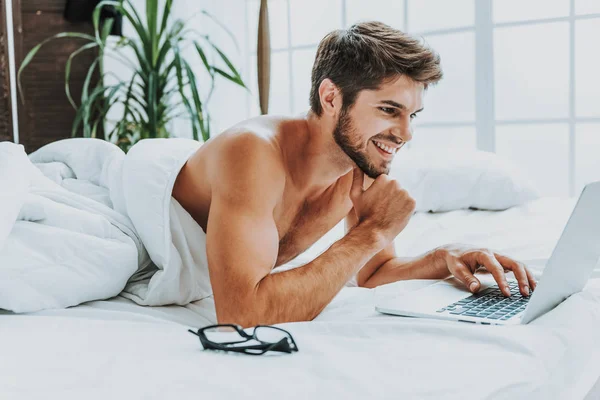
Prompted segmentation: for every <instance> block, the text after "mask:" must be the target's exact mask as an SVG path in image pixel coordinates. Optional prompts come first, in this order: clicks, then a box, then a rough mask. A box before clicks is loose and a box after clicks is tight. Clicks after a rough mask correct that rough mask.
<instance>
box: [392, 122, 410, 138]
mask: <svg viewBox="0 0 600 400" xmlns="http://www.w3.org/2000/svg"><path fill="white" fill-rule="evenodd" d="M392 134H393V135H394V136H396V137H397V138H399V139H401V140H402V141H404V142H409V141H410V140H412V127H411V126H410V121H409V122H407V123H405V122H404V121H403V122H401V123H400V124H398V125H397V126H395V127H394V128H393V129H392Z"/></svg>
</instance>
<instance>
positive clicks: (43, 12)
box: [12, 0, 98, 153]
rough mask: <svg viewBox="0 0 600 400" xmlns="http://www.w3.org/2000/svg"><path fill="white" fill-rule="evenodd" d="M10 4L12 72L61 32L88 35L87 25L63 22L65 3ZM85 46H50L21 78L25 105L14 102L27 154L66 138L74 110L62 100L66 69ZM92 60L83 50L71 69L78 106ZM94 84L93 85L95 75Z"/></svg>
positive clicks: (31, 0) (28, 0) (21, 0)
mask: <svg viewBox="0 0 600 400" xmlns="http://www.w3.org/2000/svg"><path fill="white" fill-rule="evenodd" d="M12 1H13V12H14V24H15V58H16V64H17V69H18V68H19V66H20V65H21V62H22V60H23V58H24V57H25V55H26V54H27V52H28V51H29V50H30V49H32V48H33V47H34V46H35V45H36V44H38V43H40V42H41V41H42V40H44V39H45V38H47V37H49V36H51V35H53V34H56V33H59V32H63V31H73V32H85V33H89V34H92V33H93V27H92V23H91V21H90V22H85V23H70V22H68V21H66V20H65V18H64V16H63V15H64V10H65V5H66V2H67V0H12ZM74 1H81V2H84V1H85V0H74ZM84 43H86V42H85V41H83V40H81V39H71V38H62V39H57V40H55V41H53V42H50V43H49V44H47V45H46V46H44V47H43V48H42V49H41V50H40V51H39V52H38V53H37V55H36V56H35V58H34V59H33V61H32V62H31V63H30V64H29V66H28V67H27V69H25V71H24V72H23V74H22V76H21V82H22V85H23V89H24V90H23V91H24V93H23V94H24V97H25V104H23V103H22V102H21V101H20V99H19V142H20V143H22V144H24V145H25V149H26V151H27V152H28V153H30V152H32V151H34V150H36V149H38V148H39V147H41V146H43V145H45V144H47V143H50V142H53V141H56V140H59V139H63V138H68V137H71V126H72V122H73V119H74V117H75V110H74V109H73V107H72V106H71V104H70V103H69V101H68V100H67V97H66V95H65V87H64V82H65V81H64V77H65V63H66V61H67V59H68V57H69V54H71V52H72V51H73V50H76V49H77V48H79V47H80V46H81V45H82V44H84ZM96 56H97V52H96V51H95V50H87V51H86V52H84V53H82V54H80V55H79V56H77V58H76V62H73V63H72V66H71V94H72V96H73V98H74V99H75V101H76V103H77V104H79V102H80V101H79V100H80V98H81V87H82V85H83V82H84V80H85V76H86V73H87V70H88V67H89V66H90V65H91V64H92V62H93V60H94V59H95V57H96ZM95 79H96V81H97V79H98V77H97V75H96V76H95ZM79 135H80V133H79Z"/></svg>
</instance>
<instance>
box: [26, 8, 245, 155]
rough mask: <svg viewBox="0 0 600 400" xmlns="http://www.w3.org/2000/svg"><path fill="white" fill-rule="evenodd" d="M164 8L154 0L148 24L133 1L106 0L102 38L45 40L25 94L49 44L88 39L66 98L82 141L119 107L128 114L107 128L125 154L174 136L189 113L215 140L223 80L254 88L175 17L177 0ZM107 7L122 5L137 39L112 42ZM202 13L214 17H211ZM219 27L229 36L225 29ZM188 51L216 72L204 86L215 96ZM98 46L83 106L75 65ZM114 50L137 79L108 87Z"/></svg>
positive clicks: (98, 28) (198, 129) (99, 29)
mask: <svg viewBox="0 0 600 400" xmlns="http://www.w3.org/2000/svg"><path fill="white" fill-rule="evenodd" d="M158 3H159V1H158V0H146V19H145V20H144V19H142V18H141V17H140V15H139V13H138V12H137V10H136V9H135V8H134V6H133V5H132V3H131V1H130V0H120V1H112V0H111V1H101V2H100V3H99V4H98V5H97V6H96V8H95V9H94V12H93V15H92V21H93V24H94V36H92V35H87V34H83V33H77V32H62V33H58V34H56V35H53V36H51V37H49V38H47V39H45V40H44V41H42V42H41V43H39V44H38V45H36V46H35V47H34V48H33V49H31V50H30V51H29V53H28V54H27V55H26V56H25V58H24V59H23V62H22V64H21V66H20V68H19V72H18V81H19V91H20V93H21V94H22V93H23V91H22V88H21V73H22V71H23V70H24V69H25V68H26V67H27V65H28V64H29V63H30V62H31V60H32V59H33V57H34V56H35V55H36V53H37V52H38V51H39V50H40V48H41V47H42V46H43V45H45V44H46V43H48V42H49V41H51V40H54V39H59V38H65V37H70V38H81V39H84V40H86V43H85V44H83V45H82V46H81V47H79V48H78V49H77V50H75V51H73V52H72V53H71V54H70V56H69V58H68V60H67V63H66V66H65V93H66V95H67V98H68V99H69V102H70V103H71V104H72V105H73V107H74V108H75V110H76V115H75V119H74V121H73V127H72V132H71V134H72V136H75V135H76V134H77V132H78V131H79V129H80V127H81V128H82V129H83V136H84V137H96V134H97V132H98V128H99V126H102V127H104V122H105V118H106V115H107V113H108V112H109V110H110V109H111V108H112V107H113V106H115V105H118V106H119V109H122V117H121V118H120V119H119V120H118V121H116V122H115V125H114V127H112V128H111V129H110V130H108V131H107V130H104V129H103V130H104V138H105V140H108V141H111V142H113V143H115V144H117V145H118V146H119V147H120V148H121V149H123V150H124V151H127V150H128V149H129V148H130V147H131V146H132V145H133V144H134V143H136V142H137V141H138V140H140V139H144V138H157V137H169V136H170V132H169V131H168V129H167V127H168V124H169V122H170V121H172V120H173V119H174V118H176V117H178V116H179V115H181V114H182V113H183V114H185V115H187V116H188V117H189V120H190V124H191V131H192V135H193V138H194V139H195V140H199V138H200V135H201V136H202V139H203V140H204V141H206V140H208V139H209V138H210V116H209V115H208V112H207V109H206V104H207V102H208V100H209V99H210V95H211V94H212V91H213V88H214V84H215V79H216V78H217V76H221V77H223V78H226V79H228V80H230V81H231V82H234V83H236V84H237V85H239V86H241V87H244V88H246V89H247V87H246V85H245V84H244V82H243V80H242V78H241V76H240V74H239V72H238V70H237V69H236V67H235V66H234V65H233V63H232V62H231V61H230V60H229V58H228V57H227V55H226V54H225V53H224V52H223V51H222V50H221V49H220V48H219V47H218V46H217V45H216V44H215V43H214V42H213V41H212V40H211V38H210V37H209V35H206V34H200V33H199V32H197V31H196V30H194V29H192V28H190V27H188V26H187V25H188V22H187V21H183V20H181V19H176V20H173V18H172V16H171V8H172V4H173V0H165V3H164V7H162V13H160V17H159V5H158ZM103 7H114V9H115V10H116V11H117V12H118V13H119V14H120V15H121V16H122V18H124V19H125V20H126V21H128V22H129V24H131V26H132V27H133V31H134V34H133V35H131V37H122V38H120V39H119V40H118V41H114V40H109V33H110V31H111V29H112V25H113V22H114V20H113V19H110V18H109V19H106V20H104V21H103V23H102V24H101V23H100V13H101V10H102V8H103ZM201 13H202V15H204V16H206V17H207V18H211V19H213V20H214V18H213V17H212V16H211V15H210V14H208V13H207V12H205V11H201ZM188 21H189V20H188ZM217 24H218V25H219V26H220V27H221V28H222V29H225V30H226V31H227V29H226V28H225V27H224V26H223V25H222V24H219V23H218V22H217ZM227 32H228V33H229V31H227ZM229 34H230V33H229ZM230 35H231V34H230ZM231 36H232V35H231ZM232 37H233V36H232ZM186 46H190V47H192V48H193V50H194V52H193V53H194V56H198V57H199V60H201V62H202V66H203V68H204V69H205V70H206V71H207V72H208V81H207V82H203V83H206V86H205V88H207V89H208V90H205V91H207V94H206V95H204V96H202V95H201V92H200V91H199V87H198V79H197V75H196V73H195V72H194V71H193V70H192V68H191V66H190V61H189V59H186V57H184V56H183V55H182V49H183V48H184V47H186ZM92 49H97V50H98V56H97V57H96V58H95V60H94V61H93V62H92V64H91V65H90V67H89V70H88V71H87V75H86V78H85V81H84V84H83V88H82V94H81V102H80V104H79V105H77V104H76V102H75V100H74V99H73V97H72V96H71V93H70V87H69V77H70V71H71V64H72V62H73V60H74V59H75V57H76V56H77V55H78V54H80V53H82V52H84V51H89V50H92ZM123 49H129V51H130V52H132V54H134V57H133V60H131V59H129V58H127V57H125V56H124V55H123V53H122V51H121V50H123ZM108 52H110V56H111V57H117V58H119V59H120V60H121V61H122V62H123V64H124V65H126V66H128V68H130V69H131V72H132V73H133V76H132V77H131V78H130V79H121V78H119V77H117V76H115V74H112V79H113V80H114V79H115V78H116V82H115V83H112V84H108V83H107V82H106V81H107V79H105V78H106V75H107V74H105V72H104V68H103V60H104V57H105V56H106V55H107V53H108ZM215 60H218V61H215ZM218 63H220V65H221V67H220V66H218ZM94 74H99V76H100V79H98V83H97V84H95V85H92V84H91V82H92V77H93V76H94ZM203 97H204V98H203ZM101 124H102V125H101Z"/></svg>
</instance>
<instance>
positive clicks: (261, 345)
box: [188, 324, 298, 356]
mask: <svg viewBox="0 0 600 400" xmlns="http://www.w3.org/2000/svg"><path fill="white" fill-rule="evenodd" d="M188 332H190V333H193V334H194V335H196V336H198V338H199V339H200V343H202V347H204V349H205V350H223V351H233V352H236V353H244V354H250V355H254V356H260V355H261V354H264V353H266V352H267V351H277V352H281V353H293V352H296V351H298V346H297V345H296V342H295V341H294V338H293V337H292V335H291V334H290V333H289V332H288V331H286V330H283V329H281V328H276V327H274V326H270V325H257V326H256V327H255V328H254V330H253V331H252V334H249V333H246V331H244V329H242V327H241V326H239V325H235V324H219V325H210V326H205V327H204V328H200V329H198V331H197V332H194V331H193V330H191V329H188Z"/></svg>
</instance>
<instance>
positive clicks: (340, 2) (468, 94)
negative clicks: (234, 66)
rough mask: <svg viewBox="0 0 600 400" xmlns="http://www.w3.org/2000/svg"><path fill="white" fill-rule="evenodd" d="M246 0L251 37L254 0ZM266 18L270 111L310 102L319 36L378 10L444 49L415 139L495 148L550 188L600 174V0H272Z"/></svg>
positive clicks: (417, 144) (548, 191)
mask: <svg viewBox="0 0 600 400" xmlns="http://www.w3.org/2000/svg"><path fill="white" fill-rule="evenodd" d="M248 4H249V7H248V9H249V10H252V12H254V13H255V15H253V16H252V17H251V18H252V19H249V20H248V21H249V24H248V26H249V27H250V28H251V29H254V30H253V31H252V30H251V34H250V37H251V38H252V40H254V39H255V38H256V34H255V33H256V22H255V21H256V20H257V15H258V14H257V13H258V8H259V2H258V0H248ZM432 10H435V12H432ZM269 16H270V18H269V19H270V25H271V41H272V47H273V49H272V52H273V65H272V70H273V73H272V81H271V95H270V104H271V107H270V112H274V113H275V112H277V113H279V112H285V111H286V110H288V109H289V112H290V113H292V114H297V113H299V112H302V111H305V110H307V109H308V96H309V91H310V71H311V67H312V63H313V61H314V56H315V53H316V48H317V45H318V42H319V40H320V39H321V38H322V37H323V36H324V35H325V34H326V33H327V32H329V31H331V30H334V29H337V28H340V27H348V26H350V25H351V24H352V23H354V22H356V21H359V20H371V19H375V20H379V21H382V22H385V23H387V24H389V25H391V26H393V27H396V28H398V29H402V30H404V31H407V32H409V33H411V34H415V35H417V36H421V37H422V38H423V39H424V40H425V41H426V42H427V43H428V44H429V45H430V46H431V47H433V48H434V49H435V50H436V51H437V52H438V53H440V56H441V59H442V67H443V69H444V75H445V76H444V79H443V80H442V81H441V82H440V83H439V84H438V85H437V86H434V87H432V88H430V90H428V93H427V94H426V97H425V111H424V112H423V113H421V115H420V116H419V118H418V119H417V120H416V124H415V132H414V139H413V141H412V142H411V143H410V144H409V145H410V147H414V148H452V149H456V150H460V149H468V148H471V149H472V148H479V149H482V150H487V151H495V152H498V153H499V154H501V155H502V156H504V157H507V158H510V159H512V160H513V161H514V162H515V163H517V164H518V165H520V166H521V168H522V169H523V171H524V173H525V174H528V175H529V176H530V177H531V178H532V179H533V180H534V182H536V183H537V184H538V186H539V189H540V190H541V192H542V193H543V194H545V195H572V196H573V195H576V194H577V193H578V192H579V191H580V190H581V188H582V187H583V185H584V184H585V183H586V182H590V181H593V180H600V157H599V156H598V154H600V106H599V103H598V99H600V96H599V94H600V74H599V73H598V71H600V55H599V52H598V50H597V43H596V42H597V40H596V39H597V38H599V37H600V2H599V1H596V0H528V1H527V2H523V1H520V0H453V1H452V2H448V1H446V0H370V1H368V2H367V1H363V0H270V1H269ZM250 21H252V22H250ZM255 47H256V46H255V45H254V48H253V49H254V50H253V54H254V55H253V56H251V57H253V58H252V61H251V62H252V63H253V64H256V49H255ZM251 49H252V47H251ZM251 52H252V51H251ZM255 68H256V67H255V66H254V70H255ZM253 74H255V72H253ZM254 79H255V78H254ZM255 109H256V110H258V108H257V107H256V108H255Z"/></svg>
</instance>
